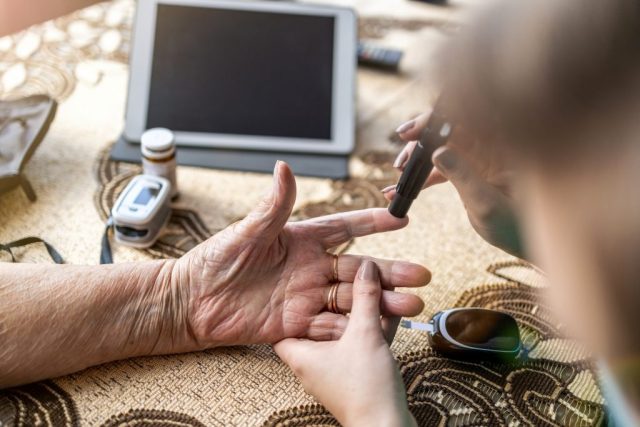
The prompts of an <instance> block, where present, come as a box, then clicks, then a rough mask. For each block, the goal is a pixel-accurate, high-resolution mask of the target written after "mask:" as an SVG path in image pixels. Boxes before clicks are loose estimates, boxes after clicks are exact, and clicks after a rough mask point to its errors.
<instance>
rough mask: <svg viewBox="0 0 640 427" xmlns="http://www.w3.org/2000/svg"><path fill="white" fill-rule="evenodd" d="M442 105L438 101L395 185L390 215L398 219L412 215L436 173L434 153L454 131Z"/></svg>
mask: <svg viewBox="0 0 640 427" xmlns="http://www.w3.org/2000/svg"><path fill="white" fill-rule="evenodd" d="M440 104H441V101H440V100H438V102H436V105H435V107H434V109H433V112H432V113H431V116H430V117H429V121H428V122H427V126H426V127H425V128H424V130H423V131H422V133H421V134H420V139H419V140H418V143H417V144H416V148H415V149H414V150H413V153H411V157H410V158H409V161H408V162H407V166H406V167H405V168H404V171H403V172H402V175H401V176H400V180H399V181H398V184H397V185H396V195H395V197H394V198H393V200H392V201H391V204H390V205H389V212H390V213H391V215H393V216H395V217H397V218H404V217H405V216H406V215H407V212H409V208H410V207H411V204H412V203H413V201H414V200H415V199H416V197H418V194H420V191H421V190H422V187H423V186H424V183H425V182H426V180H427V177H428V176H429V174H430V173H431V171H432V170H433V162H432V160H431V156H433V152H434V151H436V149H437V148H438V147H442V146H443V145H444V144H446V143H447V140H448V139H449V137H450V136H451V133H452V132H453V124H452V123H451V122H450V121H449V120H448V119H447V118H446V117H445V116H444V115H443V113H442V107H441V106H440Z"/></svg>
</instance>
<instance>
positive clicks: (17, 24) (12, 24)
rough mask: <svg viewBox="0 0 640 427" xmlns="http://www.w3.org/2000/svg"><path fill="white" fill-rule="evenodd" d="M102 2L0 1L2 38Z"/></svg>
mask: <svg viewBox="0 0 640 427" xmlns="http://www.w3.org/2000/svg"><path fill="white" fill-rule="evenodd" d="M99 1H100V0H46V1H38V2H36V1H28V0H0V37H2V36H6V35H7V34H11V33H15V32H17V31H20V30H22V29H24V28H27V27H29V26H31V25H34V24H38V23H40V22H44V21H48V20H49V19H53V18H57V17H58V16H62V15H66V14H68V13H71V12H73V11H74V10H76V9H81V8H83V7H87V6H90V5H92V4H94V3H98V2H99Z"/></svg>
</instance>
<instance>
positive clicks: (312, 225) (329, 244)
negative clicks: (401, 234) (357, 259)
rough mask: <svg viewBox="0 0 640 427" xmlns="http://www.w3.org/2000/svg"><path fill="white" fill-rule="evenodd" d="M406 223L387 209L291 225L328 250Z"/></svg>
mask: <svg viewBox="0 0 640 427" xmlns="http://www.w3.org/2000/svg"><path fill="white" fill-rule="evenodd" d="M408 223H409V219H408V218H406V217H405V218H396V217H394V216H393V215H391V214H390V213H389V212H388V211H387V209H384V208H371V209H364V210H360V211H353V212H344V213H338V214H333V215H327V216H324V217H320V218H313V219H308V220H305V221H300V222H298V223H293V224H292V225H294V226H295V227H304V229H305V232H306V233H308V235H309V236H310V237H311V238H313V239H316V240H319V241H320V243H321V244H322V245H323V246H324V247H325V248H326V249H330V248H333V247H336V246H338V245H341V244H342V243H345V242H348V241H349V240H351V239H352V238H354V237H361V236H366V235H369V234H374V233H382V232H384V231H393V230H398V229H400V228H403V227H405V226H406V225H407V224H408Z"/></svg>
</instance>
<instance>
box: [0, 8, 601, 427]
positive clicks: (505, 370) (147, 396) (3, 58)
mask: <svg viewBox="0 0 640 427" xmlns="http://www.w3.org/2000/svg"><path fill="white" fill-rule="evenodd" d="M341 3H344V2H341ZM351 3H353V4H354V5H355V6H356V7H357V8H358V9H359V12H360V16H361V21H360V34H361V36H362V37H366V38H375V39H377V40H378V42H379V43H383V44H388V45H391V46H399V47H401V48H403V49H405V51H406V57H405V59H404V62H403V67H402V73H400V74H381V73H378V72H374V71H367V70H360V71H359V72H358V73H359V76H358V77H359V93H358V147H357V151H356V155H355V156H353V158H352V160H351V170H352V172H353V176H352V177H351V179H349V180H347V181H335V182H334V181H330V180H325V179H315V178H299V179H298V187H299V199H298V202H297V205H296V209H295V212H294V217H295V218H294V219H300V218H307V217H313V216H317V215H322V214H326V213H330V212H336V211H344V210H351V209H359V208H365V207H372V206H384V204H385V202H384V199H383V198H382V195H381V194H380V192H379V189H380V188H382V187H383V186H386V185H389V184H391V183H394V182H395V181H396V179H397V177H398V175H397V172H395V171H394V170H393V168H392V167H391V162H392V160H393V157H394V155H395V153H397V151H398V150H399V145H398V144H397V142H394V139H393V137H391V134H392V129H393V128H394V127H395V126H396V125H397V124H398V123H400V122H402V121H403V120H406V119H408V118H409V117H411V116H412V115H414V114H416V113H418V112H420V111H421V110H422V109H424V108H425V106H426V105H428V104H429V102H430V101H431V100H432V99H433V95H434V90H433V83H432V82H433V81H434V79H433V70H432V68H431V67H430V66H429V65H430V64H431V63H433V58H434V55H435V53H434V52H436V49H437V46H438V44H439V43H441V42H442V41H443V40H445V39H446V38H447V37H448V35H449V34H450V33H451V32H454V31H456V29H457V27H458V25H460V24H459V21H458V19H460V17H461V16H462V15H463V14H464V11H465V8H464V7H459V8H437V7H431V6H425V5H421V4H419V3H414V2H405V1H402V0H388V1H385V2H366V1H355V2H351ZM134 6H135V4H134V2H133V1H132V0H116V1H112V2H107V3H103V4H100V5H97V6H94V7H91V8H89V9H86V10H84V11H80V12H78V13H75V14H73V15H71V16H67V17H63V18H60V19H57V20H55V21H53V22H49V23H46V24H43V25H38V26H35V27H32V28H31V29H29V30H27V31H25V32H22V33H19V34H16V35H13V36H9V37H5V38H1V39H0V97H2V98H12V97H17V96H22V95H26V94H31V93H42V92H44V93H48V94H51V95H52V96H54V97H55V98H57V99H58V100H59V101H60V108H59V111H58V115H57V118H56V120H55V121H54V123H53V125H52V127H51V130H50V132H49V135H48V136H47V138H46V139H45V140H44V142H43V143H42V146H41V147H40V148H39V150H38V152H37V153H36V155H35V156H34V158H33V159H32V161H31V163H30V164H29V165H28V167H27V168H26V171H25V172H26V174H27V176H28V177H29V179H30V181H31V182H32V184H33V187H34V189H35V191H36V193H37V195H38V201H37V202H36V203H31V202H29V201H28V200H27V199H26V197H24V195H23V194H22V193H21V192H20V191H17V190H16V191H13V192H11V193H8V194H5V195H3V196H1V197H0V242H7V241H11V240H15V239H18V238H20V237H23V236H26V235H37V236H40V237H42V238H44V239H46V240H48V241H49V242H51V243H52V244H53V245H54V246H55V247H56V248H57V249H58V250H59V251H60V252H61V253H62V254H63V256H64V257H65V258H66V259H67V260H68V262H70V263H75V264H96V263H97V261H98V256H99V247H100V244H99V242H100V237H101V234H102V232H103V229H104V220H105V218H106V215H107V212H108V211H109V209H110V206H111V205H112V203H113V201H114V199H115V197H116V196H117V194H118V193H119V191H120V190H121V189H122V188H123V186H124V185H126V183H127V182H128V180H129V179H130V178H131V177H132V176H133V175H135V174H137V173H139V171H140V167H139V166H138V165H133V164H126V163H117V162H113V161H111V160H110V159H109V158H108V155H107V153H108V150H109V147H110V146H111V144H112V143H113V141H114V140H115V139H116V138H117V136H118V133H119V132H120V131H121V129H122V126H123V116H124V104H125V95H126V85H127V77H128V67H127V65H126V63H127V60H128V51H129V43H130V26H131V19H132V14H133V10H134ZM178 173H179V175H178V179H179V182H180V189H181V193H182V197H181V199H180V201H179V202H178V203H177V205H176V206H175V209H174V213H173V217H172V219H171V222H170V225H169V227H168V230H167V233H166V234H165V236H164V237H163V238H162V239H161V240H160V241H159V242H158V244H156V245H155V246H154V247H153V248H151V249H150V250H148V251H136V250H131V249H126V248H121V247H119V248H117V250H116V251H115V258H116V260H121V261H124V260H139V259H148V258H151V257H177V256H180V255H181V254H183V253H184V252H185V251H187V250H189V249H190V248H191V247H193V246H194V245H195V244H197V243H198V242H200V241H202V240H203V239H205V238H207V237H208V236H210V235H211V234H213V233H215V232H216V231H217V230H220V229H221V228H223V227H225V226H226V225H228V224H229V223H231V222H233V221H234V220H236V219H237V218H239V217H242V216H243V215H245V214H246V213H247V212H248V211H249V210H250V209H251V207H252V206H253V205H254V204H255V202H256V201H257V200H258V199H259V198H260V197H261V195H262V194H263V193H264V192H265V191H266V190H267V189H268V188H269V185H270V179H271V178H270V177H269V176H267V175H261V174H252V173H240V172H228V171H227V172H224V171H215V170H206V169H198V168H189V167H180V168H179V172H178ZM231 184H233V185H231ZM238 187H240V189H241V191H238ZM342 250H343V251H348V252H351V253H359V254H369V255H372V256H379V257H386V258H404V259H408V260H411V261H414V262H419V263H422V264H424V265H426V266H428V267H429V268H430V269H431V270H432V271H433V273H434V274H433V281H432V283H431V284H430V285H429V286H428V287H426V288H424V289H420V290H416V291H413V292H417V293H418V294H419V295H420V296H421V297H422V298H423V299H424V300H425V302H426V308H425V310H424V312H423V313H422V315H421V316H419V317H418V320H422V321H425V320H427V319H428V318H429V317H430V316H431V315H432V314H433V313H435V312H436V311H438V310H441V309H444V308H450V307H453V306H479V307H488V308H495V309H500V310H504V311H506V312H509V313H511V314H512V315H514V316H515V317H516V319H517V320H518V321H519V323H520V326H521V331H522V335H523V338H524V342H525V346H526V348H527V349H528V356H527V357H526V358H525V359H524V360H523V361H520V362H518V363H514V364H506V365H505V364H503V365H497V364H485V363H473V362H464V363H463V362H455V361H452V360H448V359H445V358H443V357H441V356H438V355H437V354H434V353H433V352H432V351H431V350H430V349H429V348H428V347H427V342H426V338H425V337H424V336H423V335H421V334H420V333H417V332H414V331H408V330H400V331H399V332H398V335H397V339H396V341H395V342H394V344H393V346H392V350H393V352H394V354H395V355H396V356H397V358H398V363H399V365H400V369H401V370H402V374H403V377H404V380H405V383H406V386H407V391H408V398H409V402H410V408H411V410H412V411H413V413H414V414H415V416H416V418H417V419H418V420H419V422H420V424H421V425H456V426H471V425H474V426H475V425H505V426H506V425H601V424H604V423H606V421H605V417H604V411H605V408H606V406H605V402H604V400H603V398H602V396H601V394H600V391H599V388H598V386H597V382H596V377H597V372H595V371H594V369H593V365H592V363H591V362H590V360H589V358H588V355H587V354H586V353H585V352H584V351H583V350H582V349H581V348H580V347H579V346H578V345H577V344H576V343H574V342H573V341H570V340H567V339H564V338H562V335H563V330H562V325H559V324H558V323H557V322H555V321H554V320H553V317H552V316H551V314H550V310H549V308H548V307H547V305H546V304H545V303H544V298H543V294H544V288H545V287H546V284H545V280H544V278H543V277H542V276H541V275H540V274H539V273H538V272H537V271H536V270H534V269H532V268H531V267H529V266H528V265H527V264H525V263H523V262H521V261H518V260H516V259H513V258H510V257H509V256H507V255H505V254H504V253H502V252H500V251H499V250H497V249H494V248H492V247H490V246H488V245H487V244H486V243H484V242H483V241H482V240H481V239H480V238H479V237H478V236H477V235H476V234H475V233H474V232H473V230H472V229H471V228H470V226H469V225H468V222H467V220H466V217H465V214H464V210H463V208H462V206H461V204H460V203H459V200H458V199H457V196H456V195H455V192H454V191H453V189H452V187H451V186H449V185H442V186H439V187H437V188H434V189H433V190H430V191H428V192H426V193H425V194H423V195H422V196H421V197H420V198H419V199H418V201H417V202H416V204H415V205H414V208H413V209H412V223H411V224H410V225H409V227H408V228H407V229H404V230H401V231H398V232H394V233H388V234H384V235H377V236H370V237H366V238H359V239H356V240H355V241H353V242H351V243H350V244H349V245H347V246H345V247H344V248H342ZM16 255H17V256H18V258H19V260H20V261H22V262H49V260H48V258H47V255H46V253H45V252H44V250H40V249H38V248H37V247H31V248H28V249H23V250H20V251H16ZM0 256H4V255H0ZM0 260H1V261H8V259H5V258H0ZM0 280H1V278H0ZM77 424H82V425H103V426H121V425H122V426H124V425H143V424H147V425H149V424H150V425H167V426H169V425H171V426H180V425H183V426H196V425H197V426H199V425H216V426H218V425H219V426H228V425H265V426H266V425H336V424H337V423H336V421H335V420H334V419H333V418H332V417H331V416H330V414H328V413H327V412H326V411H325V410H324V409H323V408H322V407H321V406H320V405H318V404H317V403H315V402H314V401H313V399H312V398H311V397H310V396H308V395H306V394H305V393H304V391H303V389H302V387H301V385H300V384H299V382H298V381H297V380H296V379H295V377H294V376H293V375H292V374H291V372H290V371H289V370H288V368H287V367H286V366H284V365H283V364H282V363H281V362H280V361H279V360H278V359H277V357H276V356H275V354H274V353H273V351H272V350H271V348H270V347H269V346H253V347H243V348H219V349H212V350H208V351H203V352H199V353H192V354H182V355H175V356H163V357H149V358H138V359H131V360H125V361H120V362H116V363H110V364H106V365H102V366H98V367H94V368H90V369H87V370H85V371H83V372H79V373H76V374H73V375H69V376H66V377H62V378H56V379H53V380H49V381H43V382H40V383H36V384H32V385H28V386H24V387H18V388H14V389H10V390H4V391H2V392H0V425H25V426H26V425H52V426H53V425H56V426H58V425H77Z"/></svg>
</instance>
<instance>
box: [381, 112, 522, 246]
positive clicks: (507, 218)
mask: <svg viewBox="0 0 640 427" xmlns="http://www.w3.org/2000/svg"><path fill="white" fill-rule="evenodd" d="M429 116H430V113H425V114H421V115H420V116H418V117H416V118H415V119H413V120H411V121H408V122H406V123H404V124H402V125H401V126H400V127H398V129H397V130H396V132H398V135H399V136H400V138H402V139H403V140H404V141H407V145H406V146H405V147H404V149H403V150H402V151H401V152H400V154H399V155H398V157H397V158H396V161H395V163H394V167H396V168H398V169H400V170H404V167H405V165H406V164H407V162H408V160H409V157H411V153H412V152H413V149H414V148H415V146H416V143H417V141H416V140H417V139H418V138H419V137H420V134H421V132H422V130H423V129H424V127H425V126H426V124H427V121H428V119H429ZM433 164H434V166H435V168H434V169H433V171H432V172H431V174H430V175H429V177H428V178H427V181H426V183H425V187H424V188H427V187H430V186H432V185H435V184H439V183H442V182H446V181H450V182H451V184H453V186H454V187H455V188H456V190H457V191H458V194H459V195H460V198H461V199H462V203H464V207H465V209H466V210H467V215H468V217H469V222H470V223H471V225H472V226H473V228H474V229H475V230H476V232H478V234H479V235H480V236H481V237H482V238H483V239H485V240H486V241H487V242H489V243H490V244H492V245H494V246H496V247H498V248H500V249H502V250H504V251H506V252H508V253H510V254H512V255H516V256H519V257H523V253H522V242H521V240H520V233H519V229H518V222H517V219H516V214H515V211H514V202H513V199H512V197H511V188H512V186H513V182H511V181H512V176H513V174H512V171H511V170H510V168H509V166H508V162H507V161H506V159H505V158H504V156H503V154H502V153H501V152H500V151H498V149H497V148H496V145H495V144H483V143H482V141H480V140H479V139H478V138H476V137H475V136H473V135H469V133H468V132H465V131H464V129H462V128H461V127H460V126H458V127H456V129H455V131H454V133H453V135H452V137H451V138H450V139H449V141H448V142H447V145H446V146H444V147H440V148H438V149H437V150H436V151H435V152H434V153H433ZM382 191H383V193H384V196H385V198H386V199H387V200H392V199H393V198H394V197H395V185H394V186H390V187H387V188H385V189H384V190H382Z"/></svg>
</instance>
